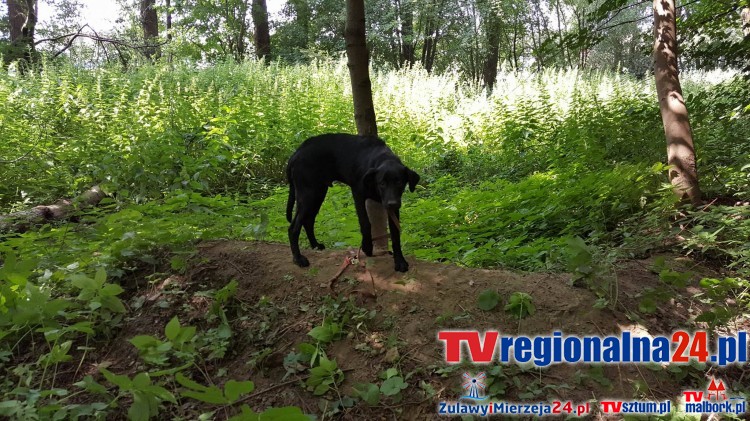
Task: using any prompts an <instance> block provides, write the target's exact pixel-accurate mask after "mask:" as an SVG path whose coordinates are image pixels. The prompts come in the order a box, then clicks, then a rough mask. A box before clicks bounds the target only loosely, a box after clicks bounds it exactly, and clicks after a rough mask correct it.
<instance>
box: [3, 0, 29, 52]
mask: <svg viewBox="0 0 750 421" xmlns="http://www.w3.org/2000/svg"><path fill="white" fill-rule="evenodd" d="M5 4H6V7H7V8H8V23H9V25H10V41H11V42H14V41H16V40H17V39H18V38H20V37H21V30H22V29H23V24H24V23H26V2H25V0H6V1H5Z"/></svg>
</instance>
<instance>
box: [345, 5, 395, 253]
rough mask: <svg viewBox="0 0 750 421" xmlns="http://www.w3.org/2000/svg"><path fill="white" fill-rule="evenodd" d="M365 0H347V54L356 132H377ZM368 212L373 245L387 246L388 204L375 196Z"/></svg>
mask: <svg viewBox="0 0 750 421" xmlns="http://www.w3.org/2000/svg"><path fill="white" fill-rule="evenodd" d="M365 27H366V25H365V3H364V0H346V27H345V29H344V37H345V38H346V55H347V57H348V62H347V66H348V67H349V77H350V79H351V81H352V97H353V100H354V121H355V123H356V124H357V133H359V134H360V135H361V136H377V135H378V126H377V122H376V120H375V106H374V105H373V103H372V84H371V83H370V70H369V52H368V50H367V38H366V35H365ZM365 206H366V208H367V215H368V217H369V219H370V224H371V226H372V229H371V231H370V232H371V233H372V238H374V239H376V240H375V241H373V246H374V248H377V249H387V248H388V237H387V233H388V231H387V229H386V227H387V225H388V214H387V213H386V210H385V207H383V206H382V205H381V204H379V203H377V202H374V201H372V200H367V201H366V202H365Z"/></svg>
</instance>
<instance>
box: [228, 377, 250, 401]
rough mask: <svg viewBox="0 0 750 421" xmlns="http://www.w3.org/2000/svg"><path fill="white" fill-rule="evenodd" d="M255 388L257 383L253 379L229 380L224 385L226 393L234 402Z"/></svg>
mask: <svg viewBox="0 0 750 421" xmlns="http://www.w3.org/2000/svg"><path fill="white" fill-rule="evenodd" d="M254 389H255V384H254V383H253V382H251V381H241V382H238V381H236V380H229V381H228V382H227V383H226V384H225V385H224V395H225V396H226V397H227V399H228V400H229V401H230V402H234V401H236V400H237V399H239V398H240V396H241V395H244V394H247V393H250V392H252V391H253V390H254Z"/></svg>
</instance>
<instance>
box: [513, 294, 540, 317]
mask: <svg viewBox="0 0 750 421" xmlns="http://www.w3.org/2000/svg"><path fill="white" fill-rule="evenodd" d="M505 311H507V312H508V313H510V314H512V315H514V316H517V317H518V318H519V319H522V318H524V317H526V316H531V315H533V314H534V312H536V307H535V306H534V303H533V302H532V299H531V295H529V294H527V293H525V292H514V293H513V294H511V295H510V297H509V298H508V304H506V305H505Z"/></svg>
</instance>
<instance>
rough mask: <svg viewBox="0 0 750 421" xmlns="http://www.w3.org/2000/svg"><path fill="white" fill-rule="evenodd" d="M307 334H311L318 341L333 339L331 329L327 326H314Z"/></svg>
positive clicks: (326, 341)
mask: <svg viewBox="0 0 750 421" xmlns="http://www.w3.org/2000/svg"><path fill="white" fill-rule="evenodd" d="M307 334H308V335H310V336H312V337H313V339H315V340H317V341H318V342H323V343H328V342H331V341H332V340H333V331H332V330H331V329H330V328H329V327H328V326H317V327H314V328H313V329H312V330H311V331H310V332H308V333H307Z"/></svg>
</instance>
